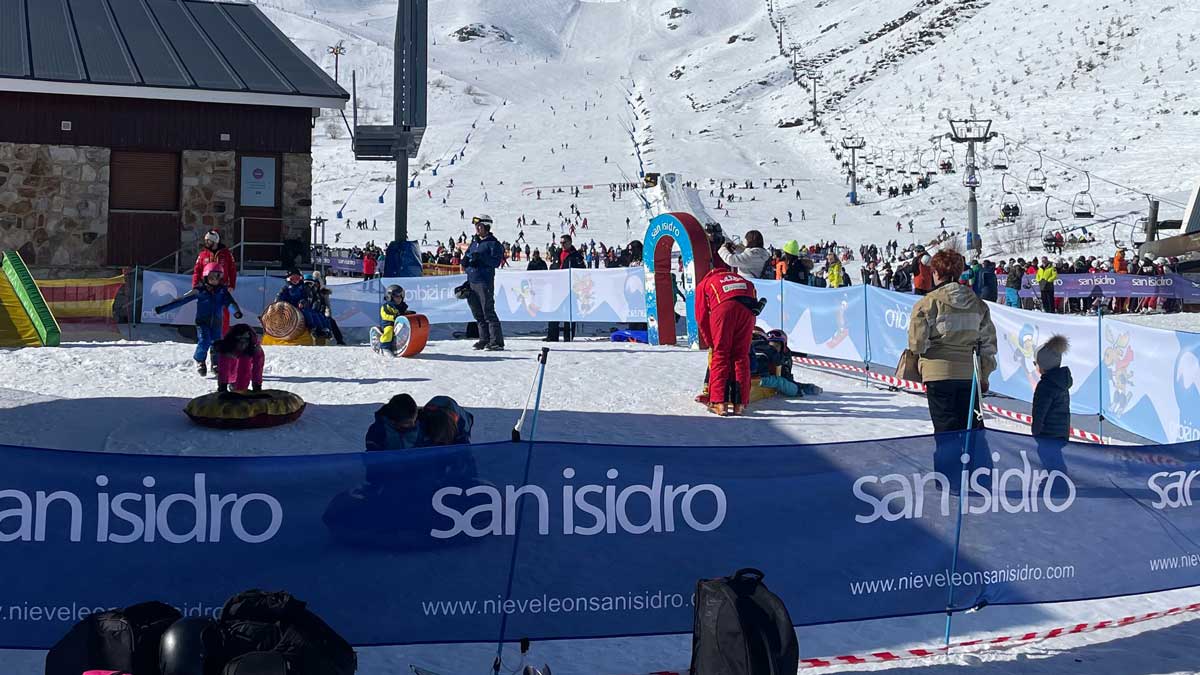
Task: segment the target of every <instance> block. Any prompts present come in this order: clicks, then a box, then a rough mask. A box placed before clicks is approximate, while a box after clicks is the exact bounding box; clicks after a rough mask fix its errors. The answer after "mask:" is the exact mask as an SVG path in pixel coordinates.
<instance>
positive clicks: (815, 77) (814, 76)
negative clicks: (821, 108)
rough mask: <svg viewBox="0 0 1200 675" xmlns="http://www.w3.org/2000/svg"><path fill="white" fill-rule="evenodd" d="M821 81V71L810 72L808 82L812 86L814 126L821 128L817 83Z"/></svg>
mask: <svg viewBox="0 0 1200 675" xmlns="http://www.w3.org/2000/svg"><path fill="white" fill-rule="evenodd" d="M820 80H821V71H819V70H810V71H808V81H809V82H810V83H811V84H812V95H813V97H812V109H813V126H814V127H816V126H819V125H820V120H819V119H818V117H817V82H819V81H820Z"/></svg>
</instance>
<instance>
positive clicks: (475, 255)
mask: <svg viewBox="0 0 1200 675" xmlns="http://www.w3.org/2000/svg"><path fill="white" fill-rule="evenodd" d="M471 224H472V225H474V226H475V236H474V237H471V243H470V245H467V246H466V250H465V252H464V254H463V258H462V266H463V269H465V270H466V271H467V285H468V288H469V289H470V292H469V293H468V294H467V304H468V305H469V306H470V308H471V316H473V317H474V318H475V322H476V323H477V324H479V341H478V342H476V343H475V345H474V346H475V349H486V350H488V351H493V352H497V351H502V350H503V349H504V331H503V329H502V328H501V327H500V317H499V316H497V315H496V268H498V267H500V263H501V262H502V261H503V260H504V247H503V246H501V245H500V242H499V241H497V240H496V237H494V236H493V235H492V218H491V216H483V215H480V216H475V217H474V218H472V219H471Z"/></svg>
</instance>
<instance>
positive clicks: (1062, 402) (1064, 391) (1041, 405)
mask: <svg viewBox="0 0 1200 675" xmlns="http://www.w3.org/2000/svg"><path fill="white" fill-rule="evenodd" d="M1073 384H1074V382H1073V381H1072V380H1071V369H1070V368H1067V367H1066V366H1059V367H1058V368H1055V369H1053V370H1049V371H1046V372H1045V373H1042V379H1041V380H1038V385H1037V388H1036V389H1034V390H1033V429H1032V431H1033V435H1034V436H1048V437H1050V438H1060V439H1062V440H1069V439H1070V438H1071V385H1073Z"/></svg>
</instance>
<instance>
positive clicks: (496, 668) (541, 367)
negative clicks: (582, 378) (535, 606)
mask: <svg viewBox="0 0 1200 675" xmlns="http://www.w3.org/2000/svg"><path fill="white" fill-rule="evenodd" d="M549 355H550V348H549V347H542V352H541V354H538V357H537V360H538V376H537V398H535V399H534V402H533V420H532V422H530V425H529V450H528V452H526V454H525V476H524V478H523V479H522V481H521V484H522V485H526V484H528V483H529V467H530V466H532V465H533V441H534V439H535V438H536V437H537V421H538V412H539V411H540V410H541V408H542V383H543V382H545V380H546V357H547V356H549ZM518 426H519V423H518ZM519 438H520V432H519V431H518V429H516V428H514V429H513V440H517V439H519ZM520 542H521V519H520V517H518V518H517V523H516V525H515V529H514V531H513V546H512V557H511V558H509V563H508V584H507V587H506V588H505V590H504V601H505V603H507V602H508V601H509V600H510V599H511V598H512V587H513V577H514V576H515V575H516V571H517V551H518V550H519V548H518V547H519V546H520ZM507 628H508V613H507V612H505V613H504V615H503V616H501V617H500V636H499V637H498V638H497V639H496V658H495V660H494V661H492V672H493V673H495V674H497V675H498V674H499V673H500V657H501V656H502V655H503V652H504V631H505V630H506V629H507Z"/></svg>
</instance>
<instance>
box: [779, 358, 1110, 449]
mask: <svg viewBox="0 0 1200 675" xmlns="http://www.w3.org/2000/svg"><path fill="white" fill-rule="evenodd" d="M793 360H794V361H795V362H796V363H799V364H801V365H805V366H815V367H817V368H829V369H832V370H844V371H846V372H851V373H862V374H865V375H866V376H867V378H869V379H872V380H875V381H876V382H882V383H884V384H886V385H888V386H889V387H896V388H897V389H903V390H905V391H911V392H913V393H917V394H924V393H925V385H923V384H921V383H920V382H914V381H912V380H905V379H901V378H899V377H893V376H891V375H884V374H882V373H876V372H875V371H873V370H868V369H866V368H863V367H861V366H852V365H850V364H847V363H838V362H836V361H825V360H823V359H814V358H809V357H806V356H797V357H794V358H793ZM983 409H984V410H986V411H988V412H990V413H992V414H994V415H999V416H1000V417H1004V418H1007V419H1010V420H1013V421H1015V422H1021V423H1022V424H1030V425H1032V424H1033V415H1027V414H1025V413H1019V412H1014V411H1012V410H1007V409H1005V408H1001V407H999V406H996V405H992V404H991V403H987V402H986V401H985V402H984V404H983ZM1071 437H1072V438H1077V439H1079V440H1082V441H1088V442H1089V443H1104V444H1107V443H1109V442H1110V441H1111V439H1109V438H1105V437H1102V436H1101V435H1100V434H1097V433H1094V432H1091V431H1086V430H1084V429H1075V428H1072V429H1071Z"/></svg>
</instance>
